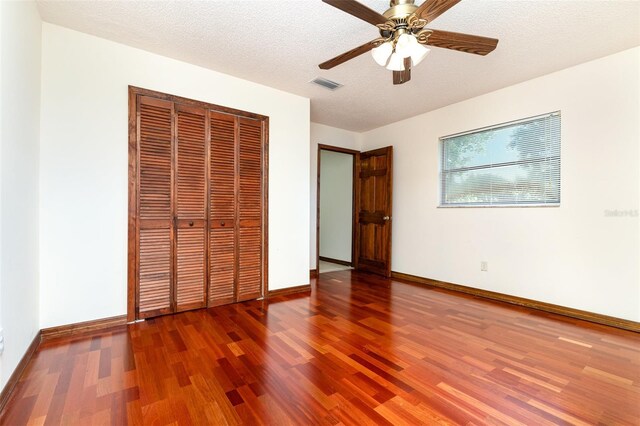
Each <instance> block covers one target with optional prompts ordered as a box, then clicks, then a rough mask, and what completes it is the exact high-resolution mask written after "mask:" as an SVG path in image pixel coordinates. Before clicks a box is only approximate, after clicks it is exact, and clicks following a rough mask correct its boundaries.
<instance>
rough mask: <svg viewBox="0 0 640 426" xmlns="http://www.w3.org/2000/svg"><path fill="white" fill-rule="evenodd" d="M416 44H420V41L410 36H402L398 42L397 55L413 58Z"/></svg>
mask: <svg viewBox="0 0 640 426" xmlns="http://www.w3.org/2000/svg"><path fill="white" fill-rule="evenodd" d="M414 44H418V40H416V38H415V37H414V36H412V35H410V34H407V33H404V34H400V37H398V41H396V53H397V54H398V55H400V56H402V57H403V58H408V57H409V56H411V49H412V48H413V46H414Z"/></svg>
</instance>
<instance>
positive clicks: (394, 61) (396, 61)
mask: <svg viewBox="0 0 640 426" xmlns="http://www.w3.org/2000/svg"><path fill="white" fill-rule="evenodd" d="M387 69H388V70H390V71H404V58H403V57H402V56H400V55H399V54H398V52H396V53H394V54H393V55H391V59H389V65H387Z"/></svg>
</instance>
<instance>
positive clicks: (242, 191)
mask: <svg viewBox="0 0 640 426" xmlns="http://www.w3.org/2000/svg"><path fill="white" fill-rule="evenodd" d="M262 140H263V124H262V121H259V120H252V119H248V118H242V117H241V118H238V144H237V145H238V152H237V156H238V157H237V158H238V160H239V161H238V183H239V188H238V223H237V227H238V231H239V232H238V281H237V282H238V286H237V301H242V300H249V299H255V298H257V297H260V296H261V295H262V274H263V271H262V264H263V262H262V255H263V254H262V241H263V238H264V237H263V234H262V231H263V228H262V211H263V205H262V200H263V196H262V194H263V192H262V191H263V188H262V168H263V165H262V161H263V158H262V151H263V149H262Z"/></svg>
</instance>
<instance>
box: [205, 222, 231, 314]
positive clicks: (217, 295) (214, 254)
mask: <svg viewBox="0 0 640 426" xmlns="http://www.w3.org/2000/svg"><path fill="white" fill-rule="evenodd" d="M209 242H210V251H209V253H210V254H209V255H210V257H211V265H210V271H209V276H210V277H211V278H210V280H209V306H218V305H226V304H228V303H233V302H234V301H235V286H234V282H235V280H236V278H235V273H236V268H235V264H236V260H235V259H236V255H235V254H236V236H235V232H234V230H233V228H216V229H212V230H211V237H210V240H209Z"/></svg>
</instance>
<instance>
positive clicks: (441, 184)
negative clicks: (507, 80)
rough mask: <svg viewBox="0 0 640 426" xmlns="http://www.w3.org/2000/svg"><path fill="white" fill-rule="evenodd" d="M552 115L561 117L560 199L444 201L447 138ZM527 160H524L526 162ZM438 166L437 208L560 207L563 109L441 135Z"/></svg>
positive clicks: (559, 194) (560, 194) (559, 134)
mask: <svg viewBox="0 0 640 426" xmlns="http://www.w3.org/2000/svg"><path fill="white" fill-rule="evenodd" d="M552 116H558V117H560V123H559V129H558V137H559V139H560V140H559V141H558V145H559V146H558V148H559V150H558V152H559V154H558V161H559V166H558V167H559V168H558V201H557V202H549V203H540V202H532V203H504V202H501V203H495V204H491V203H478V204H464V203H457V204H453V203H444V195H445V194H446V190H445V179H444V178H443V174H444V173H445V169H444V149H445V147H444V145H445V142H446V140H447V139H452V138H455V137H459V136H465V135H469V134H474V133H482V132H486V131H491V130H496V129H500V128H503V127H508V126H513V125H516V124H520V123H528V122H533V121H536V120H540V119H543V118H546V117H552ZM524 162H525V161H523V163H524ZM438 163H439V164H438V166H439V170H438V188H439V191H438V192H439V193H438V205H437V208H443V209H456V208H532V207H560V205H561V201H562V112H561V110H557V111H553V112H548V113H545V114H538V115H534V116H531V117H526V118H521V119H517V120H512V121H506V122H502V123H499V124H493V125H490V126H484V127H479V128H476V129H472V130H467V131H463V132H459V133H453V134H450V135H446V136H441V137H439V138H438ZM514 163H516V164H517V163H519V162H514ZM473 168H479V169H489V168H491V167H490V166H488V167H478V166H474V167H471V169H473Z"/></svg>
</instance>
